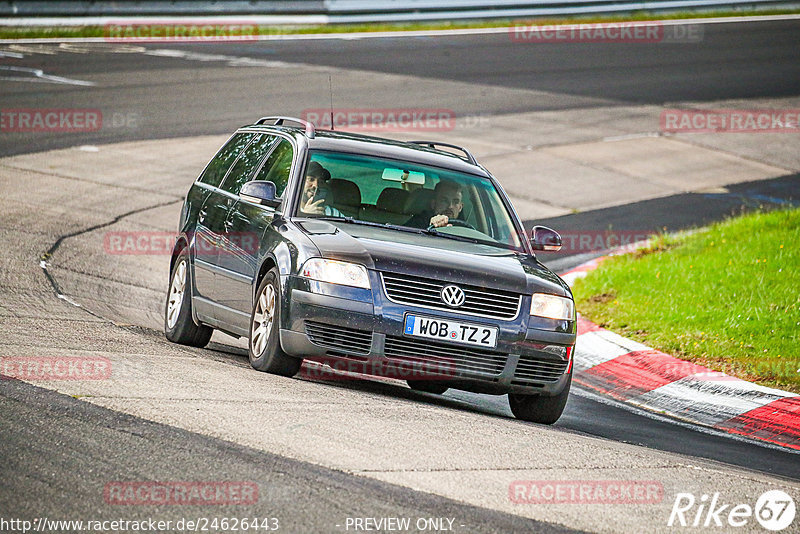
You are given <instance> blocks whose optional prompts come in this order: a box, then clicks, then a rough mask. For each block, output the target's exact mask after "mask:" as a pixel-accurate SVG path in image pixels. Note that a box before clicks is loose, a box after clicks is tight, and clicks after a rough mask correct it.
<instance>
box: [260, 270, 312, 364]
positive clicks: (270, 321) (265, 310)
mask: <svg viewBox="0 0 800 534" xmlns="http://www.w3.org/2000/svg"><path fill="white" fill-rule="evenodd" d="M279 280H280V278H279V274H278V269H276V268H273V269H271V270H270V271H269V272H268V273H267V274H265V275H264V279H263V280H261V283H260V284H259V285H258V291H256V301H255V303H254V304H253V312H252V313H251V314H250V341H249V342H248V343H247V346H248V357H249V359H250V365H252V366H253V369H256V370H257V371H264V372H266V373H272V374H274V375H281V376H294V375H296V374H297V372H298V371H299V370H300V366H301V365H303V359H302V358H294V357H292V356H289V355H288V354H286V353H285V352H283V349H282V348H281V342H280V324H281V320H280V319H281V288H280V283H279Z"/></svg>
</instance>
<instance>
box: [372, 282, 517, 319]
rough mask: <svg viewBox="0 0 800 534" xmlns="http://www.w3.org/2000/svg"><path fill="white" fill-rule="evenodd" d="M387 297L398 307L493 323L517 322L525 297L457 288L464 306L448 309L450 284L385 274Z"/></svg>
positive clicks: (507, 293) (515, 294)
mask: <svg viewBox="0 0 800 534" xmlns="http://www.w3.org/2000/svg"><path fill="white" fill-rule="evenodd" d="M381 277H382V278H383V288H384V291H385V293H386V296H387V297H389V299H390V300H392V301H393V302H397V303H398V304H410V305H412V306H421V307H424V308H433V309H436V310H447V311H452V312H458V313H465V314H468V315H477V316H479V317H488V318H490V319H506V320H508V319H513V318H514V317H516V316H517V313H518V312H519V307H520V301H521V299H522V296H521V295H519V294H518V293H513V292H511V291H501V290H497V289H486V288H481V287H476V286H468V285H462V284H454V285H457V286H458V287H460V288H461V289H462V290H463V291H464V296H465V299H464V304H462V305H461V306H459V307H457V308H451V307H449V306H447V305H446V304H445V303H444V302H442V299H441V293H442V288H444V287H445V286H446V285H450V283H449V282H440V281H437V280H431V279H428V278H420V277H416V276H408V275H400V274H394V273H381Z"/></svg>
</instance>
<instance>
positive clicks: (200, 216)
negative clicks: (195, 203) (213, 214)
mask: <svg viewBox="0 0 800 534" xmlns="http://www.w3.org/2000/svg"><path fill="white" fill-rule="evenodd" d="M197 215H198V217H197V220H198V221H200V222H203V221H205V220H206V210H200V213H198V214H197Z"/></svg>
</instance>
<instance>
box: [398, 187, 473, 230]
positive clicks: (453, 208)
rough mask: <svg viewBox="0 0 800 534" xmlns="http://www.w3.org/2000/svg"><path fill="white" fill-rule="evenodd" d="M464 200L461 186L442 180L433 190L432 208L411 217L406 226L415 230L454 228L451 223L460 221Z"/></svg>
mask: <svg viewBox="0 0 800 534" xmlns="http://www.w3.org/2000/svg"><path fill="white" fill-rule="evenodd" d="M462 200H463V193H462V192H461V186H460V185H459V184H457V183H456V182H453V181H450V180H442V181H441V182H439V183H438V184H436V187H434V188H433V198H432V199H431V204H430V208H429V209H427V210H425V211H423V212H422V213H418V214H416V215H414V216H413V217H411V218H410V219H409V220H408V222H406V226H412V227H415V228H429V227H431V226H432V227H434V228H440V227H442V226H452V224H449V221H450V220H451V219H458V216H459V215H461V209H462V208H463V207H464V204H463V202H462Z"/></svg>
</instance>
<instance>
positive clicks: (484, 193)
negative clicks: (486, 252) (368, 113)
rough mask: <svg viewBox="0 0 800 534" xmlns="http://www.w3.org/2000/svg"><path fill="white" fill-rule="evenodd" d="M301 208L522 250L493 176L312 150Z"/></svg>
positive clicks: (315, 214)
mask: <svg viewBox="0 0 800 534" xmlns="http://www.w3.org/2000/svg"><path fill="white" fill-rule="evenodd" d="M296 214H297V215H298V216H301V217H324V218H335V219H340V220H341V221H343V222H349V223H359V222H365V223H370V224H371V225H385V226H386V227H387V228H393V229H395V230H405V231H415V232H421V233H427V234H430V235H432V236H436V237H441V238H450V239H457V240H463V241H469V242H474V243H480V244H485V245H491V246H494V247H500V248H505V249H511V250H516V251H522V241H521V238H520V235H519V233H518V232H517V229H516V227H515V226H514V222H513V218H512V216H511V214H510V213H509V211H508V209H507V208H506V206H505V204H504V203H503V200H502V198H501V196H500V192H499V191H498V190H497V188H496V187H495V186H494V184H493V183H492V181H491V180H489V179H487V178H484V177H481V176H474V175H471V174H466V173H461V172H457V171H452V170H448V169H442V168H438V167H431V166H427V165H420V164H417V163H409V162H403V161H398V160H392V159H385V158H378V157H373V156H365V155H360V154H348V153H339V152H329V151H311V152H310V154H309V160H308V163H307V165H306V176H305V178H304V180H303V184H302V188H301V197H300V202H299V205H298V208H297V213H296Z"/></svg>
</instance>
